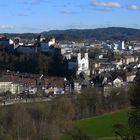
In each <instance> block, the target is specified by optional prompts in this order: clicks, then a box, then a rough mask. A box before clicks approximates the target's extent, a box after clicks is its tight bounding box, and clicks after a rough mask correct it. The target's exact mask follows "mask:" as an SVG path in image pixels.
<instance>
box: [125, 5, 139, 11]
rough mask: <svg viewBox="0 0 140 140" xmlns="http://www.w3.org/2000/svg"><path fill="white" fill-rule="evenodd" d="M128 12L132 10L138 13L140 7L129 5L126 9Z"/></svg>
mask: <svg viewBox="0 0 140 140" xmlns="http://www.w3.org/2000/svg"><path fill="white" fill-rule="evenodd" d="M128 9H129V10H132V11H139V10H140V6H137V5H131V6H129V7H128Z"/></svg>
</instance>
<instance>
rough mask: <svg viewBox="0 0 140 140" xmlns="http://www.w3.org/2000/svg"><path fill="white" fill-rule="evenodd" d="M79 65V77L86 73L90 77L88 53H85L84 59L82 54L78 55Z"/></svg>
mask: <svg viewBox="0 0 140 140" xmlns="http://www.w3.org/2000/svg"><path fill="white" fill-rule="evenodd" d="M77 65H78V69H77V75H79V74H80V73H81V72H84V73H85V74H86V75H88V76H89V75H90V70H89V58H88V53H85V54H84V56H83V57H82V54H81V53H78V55H77Z"/></svg>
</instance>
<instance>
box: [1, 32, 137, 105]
mask: <svg viewBox="0 0 140 140" xmlns="http://www.w3.org/2000/svg"><path fill="white" fill-rule="evenodd" d="M5 54H7V55H11V54H12V55H15V56H22V55H26V56H33V57H36V56H37V55H43V56H44V57H49V58H51V59H53V58H56V59H55V60H54V61H56V63H54V65H58V66H57V67H55V66H54V67H53V68H52V69H53V70H54V69H55V70H56V71H57V69H58V71H57V72H55V71H54V72H53V73H52V74H48V73H46V69H44V70H43V71H39V72H38V71H37V72H35V73H34V68H33V72H30V71H29V72H28V71H26V66H27V65H26V66H24V67H25V68H24V71H22V69H21V71H20V68H21V67H22V65H20V66H19V67H20V68H19V69H12V68H11V67H9V66H5V63H6V62H5V61H6V56H5ZM0 55H1V56H0V57H1V58H0V65H1V66H0V67H1V68H0V99H1V103H0V104H1V105H4V104H5V101H6V100H7V98H4V97H5V95H9V94H10V95H13V97H14V98H15V96H16V98H19V100H20V99H23V98H25V97H26V98H27V97H28V98H29V97H37V96H38V97H43V98H49V97H56V96H59V95H63V94H73V93H81V91H82V90H83V89H86V88H92V87H95V88H97V89H98V90H101V91H102V92H103V94H104V96H108V90H109V89H110V88H111V87H124V88H126V87H129V86H130V85H132V84H133V83H134V82H135V80H136V78H137V76H136V75H137V73H138V72H139V69H140V41H135V40H131V41H121V40H116V41H111V40H107V41H100V40H93V41H90V42H88V41H57V40H56V39H55V38H54V37H52V38H47V37H44V36H43V35H41V34H40V35H38V36H37V37H36V38H32V39H29V38H26V39H25V38H20V37H14V38H8V37H6V36H5V35H0ZM7 59H8V60H7V61H9V63H13V62H11V61H10V60H9V59H10V58H7ZM33 59H34V58H33ZM41 61H43V60H41ZM3 63H4V64H3ZM7 63H8V62H7ZM17 63H18V61H17ZM26 63H29V69H32V65H31V64H30V60H27V62H26ZM31 63H32V62H31ZM45 63H47V62H43V63H41V65H44V64H45ZM59 64H60V65H59ZM30 66H31V67H30ZM38 67H41V66H40V65H39V66H38ZM48 67H51V65H48ZM10 68H11V69H10ZM52 69H51V71H53V70H52ZM59 69H60V70H59ZM57 73H59V75H58V74H57ZM8 100H10V98H8Z"/></svg>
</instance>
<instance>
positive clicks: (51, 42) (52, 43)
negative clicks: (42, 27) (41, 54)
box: [48, 38, 55, 47]
mask: <svg viewBox="0 0 140 140" xmlns="http://www.w3.org/2000/svg"><path fill="white" fill-rule="evenodd" d="M54 44H55V38H52V39H51V40H50V41H49V43H48V45H49V47H50V46H52V45H54Z"/></svg>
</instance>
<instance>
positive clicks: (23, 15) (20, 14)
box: [18, 13, 28, 17]
mask: <svg viewBox="0 0 140 140" xmlns="http://www.w3.org/2000/svg"><path fill="white" fill-rule="evenodd" d="M18 16H20V17H26V16H28V15H27V14H26V13H19V14H18Z"/></svg>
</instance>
